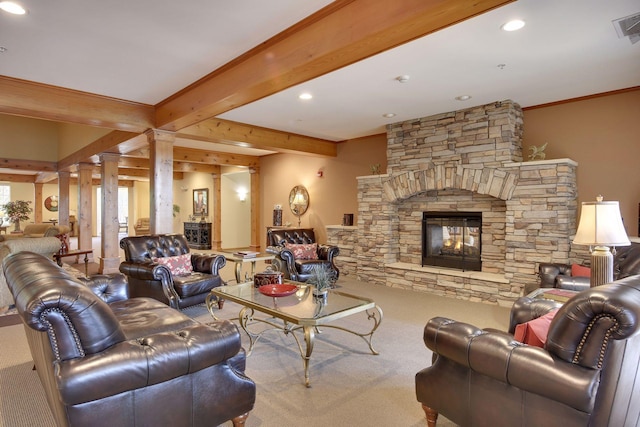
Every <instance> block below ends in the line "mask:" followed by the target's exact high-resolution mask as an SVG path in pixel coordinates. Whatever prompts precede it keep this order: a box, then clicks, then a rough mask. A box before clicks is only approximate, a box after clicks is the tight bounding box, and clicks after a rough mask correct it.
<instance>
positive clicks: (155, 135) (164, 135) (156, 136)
mask: <svg viewBox="0 0 640 427" xmlns="http://www.w3.org/2000/svg"><path fill="white" fill-rule="evenodd" d="M144 134H145V135H146V136H147V141H149V142H154V141H166V142H171V143H173V142H175V140H176V133H175V132H169V131H166V130H162V129H147V130H146V131H145V132H144Z"/></svg>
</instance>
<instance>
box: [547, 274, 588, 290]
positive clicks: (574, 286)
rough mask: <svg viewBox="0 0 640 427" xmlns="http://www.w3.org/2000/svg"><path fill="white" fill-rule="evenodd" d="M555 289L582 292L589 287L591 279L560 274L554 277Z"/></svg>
mask: <svg viewBox="0 0 640 427" xmlns="http://www.w3.org/2000/svg"><path fill="white" fill-rule="evenodd" d="M555 287H556V288H558V289H567V290H570V291H584V290H585V289H589V288H590V287H591V279H590V278H589V277H581V276H565V275H564V274H560V275H558V277H556V284H555Z"/></svg>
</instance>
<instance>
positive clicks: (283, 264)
mask: <svg viewBox="0 0 640 427" xmlns="http://www.w3.org/2000/svg"><path fill="white" fill-rule="evenodd" d="M286 243H291V244H309V243H317V242H316V235H315V233H314V231H313V229H312V228H287V229H269V230H268V231H267V245H268V247H267V252H270V253H274V254H275V255H276V259H275V260H274V261H273V264H274V266H275V267H276V268H277V269H278V270H279V271H282V272H283V273H284V275H285V277H286V278H287V279H291V280H294V281H297V282H306V281H307V280H308V279H309V278H310V277H311V276H312V275H313V268H314V266H316V265H324V266H326V267H327V268H328V269H329V270H331V271H332V272H333V274H334V275H335V279H336V280H338V277H339V276H340V270H339V269H338V267H337V266H336V264H335V262H334V258H335V257H336V256H338V254H339V253H340V248H338V247H337V246H330V245H321V244H318V250H317V255H318V259H313V260H301V259H295V258H294V256H293V253H292V252H291V251H290V250H288V249H287V248H286V247H285V244H286Z"/></svg>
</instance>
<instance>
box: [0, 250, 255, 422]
mask: <svg viewBox="0 0 640 427" xmlns="http://www.w3.org/2000/svg"><path fill="white" fill-rule="evenodd" d="M3 267H4V271H5V275H6V278H7V283H8V284H9V287H10V289H11V292H12V294H13V296H14V297H15V301H16V308H17V310H18V314H19V315H20V317H21V318H22V321H23V323H24V329H25V333H26V336H27V341H28V343H29V348H30V350H31V355H32V357H33V360H34V363H35V367H36V372H37V373H38V376H39V377H40V381H41V382H42V385H43V388H44V392H45V395H46V398H47V402H48V404H49V407H50V409H51V411H52V413H53V416H54V419H55V420H56V424H57V425H58V426H60V427H63V426H95V427H102V426H104V427H108V426H123V427H134V426H204V425H208V426H216V425H221V424H223V423H225V422H226V421H227V420H232V421H233V424H234V426H241V425H244V422H245V420H246V418H247V416H248V412H249V411H250V410H251V409H252V408H253V405H254V402H255V395H256V387H255V383H254V382H253V381H251V379H249V378H247V377H246V376H245V375H244V370H245V353H244V351H243V350H242V348H241V340H240V334H239V332H238V328H237V327H236V326H235V325H234V324H232V323H231V322H229V321H216V322H212V323H211V324H202V323H199V322H196V321H194V320H192V319H190V318H189V317H187V316H186V315H184V314H183V313H181V312H179V311H177V310H174V309H172V308H169V307H167V306H166V305H165V304H162V303H160V302H158V301H156V300H154V299H151V298H129V292H128V286H127V281H126V278H125V277H124V276H123V275H122V274H112V275H99V276H92V277H91V278H89V279H86V280H82V281H81V280H78V279H74V278H73V277H71V276H70V275H69V273H67V272H66V271H64V270H62V269H61V268H59V267H58V266H57V265H55V264H54V263H53V262H51V261H49V260H47V259H46V258H45V257H44V256H42V255H38V254H35V253H32V252H20V253H16V254H13V255H11V256H9V257H7V258H6V259H5V260H4V261H3Z"/></svg>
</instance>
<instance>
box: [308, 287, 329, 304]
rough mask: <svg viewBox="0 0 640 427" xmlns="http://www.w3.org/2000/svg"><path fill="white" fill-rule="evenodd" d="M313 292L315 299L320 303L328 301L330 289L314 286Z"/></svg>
mask: <svg viewBox="0 0 640 427" xmlns="http://www.w3.org/2000/svg"><path fill="white" fill-rule="evenodd" d="M312 293H313V299H314V300H315V301H316V302H319V303H320V304H326V303H327V296H328V289H327V288H324V289H316V288H315V287H314V288H313V291H312Z"/></svg>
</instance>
